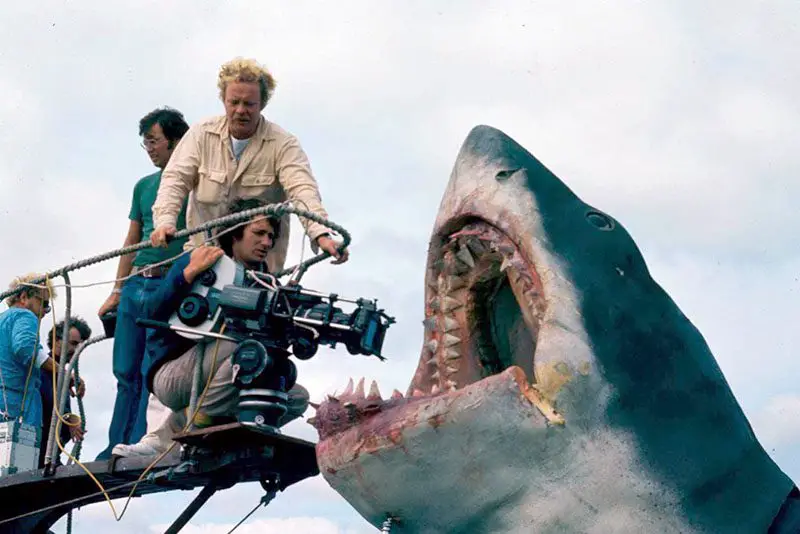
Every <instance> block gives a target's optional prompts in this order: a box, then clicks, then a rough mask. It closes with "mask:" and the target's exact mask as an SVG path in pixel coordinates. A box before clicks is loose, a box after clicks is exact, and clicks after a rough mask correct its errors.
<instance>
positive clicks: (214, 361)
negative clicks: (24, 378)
mask: <svg viewBox="0 0 800 534" xmlns="http://www.w3.org/2000/svg"><path fill="white" fill-rule="evenodd" d="M48 292H49V290H48ZM51 311H52V315H53V324H54V326H55V317H56V314H55V306H52V305H51ZM224 331H225V325H224V324H223V325H222V328H221V329H220V332H219V333H220V334H222V333H223V332H224ZM55 338H56V333H55V328H54V329H53V346H55ZM219 342H220V340H219V339H217V342H216V344H215V346H214V355H213V356H212V358H211V372H210V373H209V374H208V378H207V379H206V385H205V387H204V388H203V392H202V394H201V395H200V398H199V399H198V402H197V408H196V409H195V411H194V413H193V414H192V417H191V418H190V419H189V421H188V422H187V423H186V426H185V427H184V428H183V430H182V432H186V431H187V430H188V429H189V427H190V426H191V425H192V424H193V423H194V419H195V418H196V417H197V414H198V413H199V411H200V406H202V404H203V401H204V400H205V397H206V392H207V391H208V388H209V386H210V385H211V379H212V378H213V376H214V373H215V371H216V369H215V367H216V365H217V355H218V353H219ZM65 365H66V364H65ZM51 372H52V374H53V398H54V399H55V395H56V378H55V366H53V368H52V371H51ZM64 379H65V380H66V376H65V377H64ZM58 404H59V403H58V401H57V400H56V401H55V402H54V403H53V406H54V407H55V411H56V417H57V421H56V429H55V439H56V445H58V448H59V450H60V451H61V452H63V453H64V454H65V455H66V456H67V457H68V458H69V459H70V460H72V461H73V462H74V463H75V464H76V465H78V466H80V467H81V469H83V470H84V471H85V472H86V474H87V475H89V478H91V479H92V481H93V482H94V483H95V485H97V487H98V488H99V489H100V491H101V492H102V493H103V496H104V497H105V499H106V501H107V502H108V505H109V506H110V507H111V513H112V514H113V515H114V519H115V520H116V521H121V520H122V517H123V516H124V515H125V512H126V510H127V509H128V505H129V504H130V501H131V499H133V494H134V492H135V491H136V488H137V487H138V486H139V484H140V483H141V482H142V480H143V479H144V477H145V476H146V475H147V473H148V472H150V470H151V469H153V467H155V465H156V464H157V463H158V462H160V461H161V459H162V458H164V457H165V456H166V455H167V454H169V453H170V452H171V451H172V449H173V448H175V445H177V444H178V442H177V441H174V440H173V441H172V444H171V445H170V446H169V448H168V449H167V450H166V451H164V452H163V453H161V454H160V455H159V456H158V457H157V458H156V459H155V460H153V462H151V463H150V465H148V466H147V468H146V469H145V470H144V471H143V472H142V474H141V475H139V478H138V479H137V480H136V483H135V484H134V485H133V487H132V488H131V491H130V493H129V494H128V499H127V501H126V502H125V506H124V507H123V508H122V512H120V514H119V515H117V509H116V508H115V507H114V503H113V502H112V501H111V497H110V496H109V494H108V491H107V490H106V488H105V486H103V483H102V482H100V481H99V480H98V479H97V477H95V476H94V474H93V473H92V472H91V471H89V469H87V468H86V466H85V465H84V464H83V463H82V462H81V461H80V460H78V459H77V458H75V457H74V456H73V455H72V454H70V453H69V452H68V451H67V450H66V449H65V448H64V446H63V444H62V443H61V439H60V435H59V434H60V430H61V424H62V423H63V424H65V425H67V426H76V425H79V424H80V422H81V421H80V416H79V415H77V414H72V413H70V414H68V415H75V416H76V417H77V418H78V422H77V423H71V422H70V421H68V420H67V419H65V418H64V417H63V416H62V415H61V411H60V407H59V406H58ZM45 446H46V445H45Z"/></svg>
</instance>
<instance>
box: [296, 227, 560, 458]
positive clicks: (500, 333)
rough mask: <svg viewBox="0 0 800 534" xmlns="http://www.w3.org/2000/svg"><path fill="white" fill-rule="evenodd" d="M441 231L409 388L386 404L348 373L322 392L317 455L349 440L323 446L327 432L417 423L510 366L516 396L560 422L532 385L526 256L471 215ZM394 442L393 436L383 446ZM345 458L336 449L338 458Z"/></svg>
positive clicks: (533, 301)
mask: <svg viewBox="0 0 800 534" xmlns="http://www.w3.org/2000/svg"><path fill="white" fill-rule="evenodd" d="M442 228H443V230H442V231H441V232H440V233H439V237H435V238H434V239H433V240H432V244H431V249H430V252H429V261H428V268H427V272H426V291H425V293H426V295H425V297H426V298H425V300H426V304H425V320H424V321H423V322H424V325H425V335H424V343H423V349H422V354H421V357H420V361H419V365H418V368H417V371H416V373H415V375H414V378H413V380H412V381H411V384H410V386H409V388H408V390H407V392H406V394H405V395H404V394H402V393H401V392H399V391H397V390H395V391H394V392H393V393H392V395H391V397H390V398H389V399H386V400H384V399H383V398H382V396H381V393H380V390H379V388H378V385H377V384H376V383H375V382H374V381H373V382H372V385H371V386H370V388H369V390H365V385H364V379H363V378H362V379H361V381H360V382H359V383H358V385H357V386H354V383H353V380H352V379H350V382H349V383H348V385H347V386H346V388H345V389H344V391H343V392H342V393H341V394H340V395H332V396H328V398H327V399H326V400H325V401H324V402H323V403H322V404H321V405H320V407H319V408H318V409H317V414H316V416H315V417H314V418H312V419H311V420H310V421H309V422H311V423H312V424H313V425H314V426H315V427H316V428H317V430H318V432H319V434H320V439H321V443H320V447H319V449H318V455H319V456H320V457H322V456H324V455H325V454H328V453H333V451H332V449H333V448H335V447H346V446H347V445H344V441H342V442H340V443H339V445H336V446H334V445H333V444H332V443H329V444H327V445H326V440H328V438H332V437H336V436H337V435H340V434H343V433H345V432H346V433H348V434H351V435H352V434H354V433H355V434H358V433H359V432H360V433H367V434H372V433H374V432H378V431H379V430H380V429H386V430H387V431H388V429H390V428H392V426H393V424H394V423H395V422H397V421H403V420H406V421H408V420H418V419H417V417H416V416H409V415H408V414H411V413H418V412H419V413H421V412H424V411H425V410H426V407H429V406H432V405H438V403H440V402H445V403H447V402H449V401H448V398H449V397H452V398H453V399H455V398H463V396H464V395H465V394H466V395H474V394H475V392H480V390H481V388H488V387H489V385H490V384H489V382H488V381H491V380H492V379H493V377H496V376H497V375H498V374H499V373H502V372H503V371H506V370H510V372H512V374H513V376H514V380H515V381H516V382H518V383H519V390H520V392H521V393H522V394H523V396H527V398H528V400H529V401H530V402H531V403H533V404H535V405H537V406H538V407H539V410H540V413H541V414H544V415H545V416H546V418H547V420H548V421H549V422H551V423H552V422H558V420H559V417H560V416H559V415H558V414H556V413H555V412H554V411H553V410H552V408H550V407H549V405H547V403H546V402H544V401H543V399H541V398H540V396H539V395H538V392H537V391H536V389H535V388H532V387H531V385H530V383H529V380H531V379H533V376H534V373H533V363H534V362H533V360H534V352H535V348H536V341H537V338H538V334H539V326H540V323H541V319H542V316H543V314H544V311H545V300H544V297H543V291H542V284H541V281H540V279H539V276H538V274H537V273H536V269H535V266H534V265H533V262H531V261H529V260H528V259H526V257H525V254H523V252H522V251H521V250H520V248H519V246H518V245H517V243H515V242H514V240H512V239H511V238H510V237H509V236H508V235H507V234H506V233H504V232H503V231H501V230H500V229H498V228H497V227H496V226H494V225H491V224H489V223H487V222H485V221H484V220H482V219H480V218H478V217H472V216H460V217H458V218H453V219H451V223H450V224H446V225H444V226H443V227H442ZM509 312H511V313H509ZM509 316H511V317H514V318H515V319H514V321H511V322H507V323H501V322H498V318H499V317H509ZM520 340H523V341H522V342H520ZM457 405H458V404H455V405H454V406H457ZM345 441H347V440H345ZM337 442H339V440H337ZM391 442H392V439H391V438H390V439H389V440H388V441H387V442H386V444H387V446H388V445H389V444H391ZM347 454H348V451H346V450H342V451H339V452H337V453H335V455H336V456H338V457H342V458H343V457H346V456H347Z"/></svg>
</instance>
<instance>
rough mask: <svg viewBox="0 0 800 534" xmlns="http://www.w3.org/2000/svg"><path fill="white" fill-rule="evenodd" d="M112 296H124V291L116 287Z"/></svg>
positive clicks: (112, 291)
mask: <svg viewBox="0 0 800 534" xmlns="http://www.w3.org/2000/svg"><path fill="white" fill-rule="evenodd" d="M111 294H112V295H121V294H122V290H121V289H120V288H118V287H115V288H114V289H112V290H111Z"/></svg>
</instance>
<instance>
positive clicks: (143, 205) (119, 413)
mask: <svg viewBox="0 0 800 534" xmlns="http://www.w3.org/2000/svg"><path fill="white" fill-rule="evenodd" d="M188 129H189V125H188V124H187V123H186V121H185V120H184V118H183V115H182V114H181V113H180V112H179V111H176V110H174V109H170V108H161V109H156V110H154V111H152V112H150V113H148V114H147V115H145V116H144V117H143V118H142V119H141V121H139V135H141V136H143V138H144V142H143V143H142V147H143V148H144V149H145V150H147V154H148V156H149V157H150V161H152V162H153V165H155V166H156V167H158V169H159V170H158V172H156V173H154V174H151V175H149V176H145V177H144V178H142V179H141V180H139V181H138V182H137V183H136V186H135V187H134V188H133V201H132V203H131V211H130V214H129V216H128V218H129V219H130V225H129V227H128V235H127V236H126V237H125V242H124V244H123V246H129V245H134V244H136V243H139V242H141V241H145V240H147V239H149V238H150V234H151V233H152V231H153V210H152V208H153V203H154V202H155V200H156V195H157V193H158V188H159V185H160V184H161V171H163V170H164V167H166V166H167V162H168V161H169V159H170V157H171V155H172V151H173V150H174V149H175V147H176V146H177V144H178V142H179V141H180V140H181V138H182V137H183V135H184V134H185V133H186V131H187V130H188ZM178 226H179V230H182V229H184V228H185V227H186V203H184V205H183V209H182V210H181V212H180V215H179V216H178ZM185 242H186V239H176V240H173V241H172V242H170V244H169V246H168V247H167V248H149V249H144V250H141V251H139V252H138V253H137V254H136V255H133V254H130V255H127V256H122V257H120V260H119V267H118V268H117V283H116V284H115V286H114V289H113V291H112V293H111V295H109V297H108V299H106V301H105V302H104V303H103V305H102V306H101V307H100V310H99V312H98V315H100V316H102V315H104V314H106V313H108V312H110V311H113V310H116V311H117V323H116V328H115V332H114V351H113V363H112V367H113V371H114V376H115V377H116V379H117V398H116V401H115V403H114V413H113V415H112V417H111V425H110V427H109V429H108V446H107V447H106V448H105V449H104V450H103V451H101V452H100V454H99V455H98V456H97V459H98V460H104V459H108V458H109V457H110V456H111V449H112V448H113V447H114V445H116V444H118V443H136V442H137V441H138V440H139V439H140V438H141V437H142V436H143V435H144V433H145V429H146V427H147V415H146V414H147V403H148V392H147V388H146V386H145V383H144V374H145V373H146V372H147V360H146V350H145V348H146V345H147V338H148V330H146V329H143V328H139V327H138V326H137V325H136V319H138V318H141V317H144V310H143V304H142V303H143V302H144V301H145V300H147V298H148V296H149V295H152V294H153V293H155V292H156V291H157V290H158V288H159V287H160V286H161V284H162V281H163V277H164V275H165V274H166V273H167V271H168V270H169V267H170V264H171V261H170V259H171V258H174V257H175V256H177V255H178V254H180V253H181V252H182V251H183V245H184V243H185ZM128 276H130V278H127V279H126V280H124V281H122V279H125V278H126V277H128Z"/></svg>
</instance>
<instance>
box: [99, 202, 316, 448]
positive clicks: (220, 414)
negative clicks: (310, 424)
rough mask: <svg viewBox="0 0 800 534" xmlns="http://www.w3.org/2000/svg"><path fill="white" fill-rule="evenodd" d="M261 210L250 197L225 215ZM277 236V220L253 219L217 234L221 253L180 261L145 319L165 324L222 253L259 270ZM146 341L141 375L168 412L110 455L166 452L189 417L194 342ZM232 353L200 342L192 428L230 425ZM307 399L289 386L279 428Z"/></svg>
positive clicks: (227, 344)
mask: <svg viewBox="0 0 800 534" xmlns="http://www.w3.org/2000/svg"><path fill="white" fill-rule="evenodd" d="M264 205H266V204H265V203H264V202H263V201H261V200H258V199H255V198H250V199H237V200H235V201H234V202H233V203H232V204H231V205H230V206H229V210H228V211H229V213H237V212H241V211H245V210H249V209H253V208H257V207H261V206H264ZM223 231H224V230H223ZM279 232H280V220H279V219H277V218H267V217H264V216H261V215H259V216H256V217H254V218H253V219H252V220H251V221H250V222H249V223H247V224H246V225H239V226H238V227H234V229H233V230H229V231H227V232H226V233H224V234H222V235H220V237H219V242H220V245H221V247H222V248H218V247H212V246H202V247H199V248H196V249H194V250H193V251H192V253H191V254H190V255H189V254H187V255H184V256H181V257H180V258H179V259H178V260H176V261H175V263H174V264H173V266H172V268H171V269H170V270H169V272H168V273H167V275H166V278H165V280H164V282H163V283H162V284H161V286H160V287H159V290H158V291H157V292H156V293H154V294H153V295H152V297H151V298H150V299H149V300H148V302H147V303H146V311H147V316H148V318H149V319H154V320H157V321H169V319H170V317H171V316H172V314H173V313H174V312H175V311H176V310H177V309H178V306H180V304H181V301H182V300H183V298H184V297H186V296H187V295H188V294H189V293H190V291H191V287H192V284H193V283H194V281H195V279H196V278H197V277H198V276H199V275H200V274H201V273H202V272H204V271H206V270H207V269H209V268H210V267H212V266H213V265H214V264H215V263H216V262H217V260H218V259H219V258H220V256H222V255H223V254H226V255H228V256H230V257H231V258H233V259H234V260H235V261H237V262H239V263H241V264H242V265H244V266H245V267H247V268H248V269H254V270H259V271H264V270H265V269H266V267H265V265H266V262H265V260H266V257H267V253H268V252H269V250H270V249H271V248H272V246H273V243H274V242H275V239H276V238H277V237H278V234H279ZM152 336H153V337H152V343H151V344H150V343H149V344H148V351H149V354H148V355H149V357H150V362H151V365H150V369H149V370H148V372H147V386H148V388H149V389H150V391H151V392H153V394H154V395H155V396H156V397H158V399H159V400H160V401H161V402H162V403H163V404H164V405H165V406H167V407H168V408H169V409H170V410H172V412H171V413H170V415H169V416H168V417H167V418H166V420H165V421H164V423H163V424H162V425H161V426H160V427H159V428H157V429H155V430H154V431H152V432H150V433H148V434H146V435H145V436H144V437H143V438H142V440H141V441H140V442H139V443H134V444H132V445H124V444H120V445H117V446H115V447H114V448H113V449H112V451H111V454H112V455H117V456H149V455H153V454H160V453H162V452H164V451H166V450H167V449H168V448H169V446H170V445H171V443H172V438H173V436H175V435H177V434H179V433H181V431H183V429H184V427H185V426H186V424H187V422H188V418H189V417H190V416H191V414H189V413H188V411H189V403H190V397H191V391H192V374H193V370H194V366H195V361H196V358H197V354H196V351H197V347H196V342H195V341H192V340H190V339H187V338H184V337H182V336H180V335H178V334H176V333H174V332H172V331H170V330H166V329H154V331H153V333H152ZM235 348H236V343H234V342H232V341H222V340H220V341H219V342H217V341H209V342H207V343H205V356H204V358H203V373H202V378H201V384H202V385H203V386H205V384H206V383H207V382H208V379H209V375H211V381H210V383H209V385H208V389H207V391H206V394H205V397H203V399H202V400H203V402H202V404H200V405H199V406H198V408H197V414H196V415H195V417H194V419H193V424H194V426H195V427H198V428H202V427H207V426H211V425H216V424H222V423H227V422H233V421H235V420H236V419H235V416H234V411H235V409H236V405H237V402H238V399H239V389H238V388H237V387H236V386H235V385H234V384H233V366H232V363H231V357H232V355H233V351H234V349H235ZM215 351H216V357H215V356H214V353H215ZM212 364H213V366H214V368H213V369H212ZM308 400H309V395H308V391H307V390H306V389H305V388H304V387H303V386H300V385H297V384H295V386H294V387H293V388H292V389H290V390H289V403H288V408H289V410H288V412H287V413H286V414H285V415H284V416H283V417H282V418H281V420H280V421H279V426H283V425H285V424H287V423H289V422H290V421H292V420H294V419H296V418H298V417H300V416H301V415H302V414H303V413H304V412H305V411H306V409H307V408H308Z"/></svg>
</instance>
